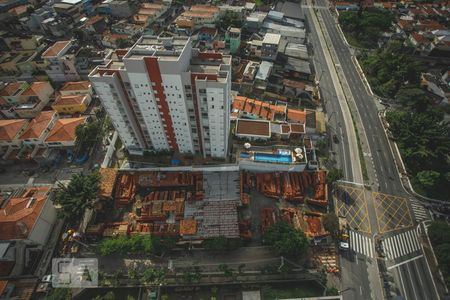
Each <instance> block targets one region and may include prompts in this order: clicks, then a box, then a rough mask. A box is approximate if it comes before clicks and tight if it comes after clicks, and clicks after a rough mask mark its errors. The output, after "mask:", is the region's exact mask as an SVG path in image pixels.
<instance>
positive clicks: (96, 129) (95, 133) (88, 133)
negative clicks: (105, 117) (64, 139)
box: [75, 120, 103, 151]
mask: <svg viewBox="0 0 450 300" xmlns="http://www.w3.org/2000/svg"><path fill="white" fill-rule="evenodd" d="M75 135H76V137H77V139H76V140H75V149H76V150H77V151H81V150H82V149H86V150H90V149H91V148H92V147H93V146H94V145H95V143H96V142H97V139H98V138H99V137H100V138H101V137H103V129H102V123H101V122H100V121H98V120H96V121H90V122H87V123H84V124H81V125H78V126H77V128H76V129H75Z"/></svg>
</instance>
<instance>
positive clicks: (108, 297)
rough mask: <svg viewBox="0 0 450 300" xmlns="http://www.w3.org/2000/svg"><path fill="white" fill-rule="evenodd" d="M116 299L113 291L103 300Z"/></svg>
mask: <svg viewBox="0 0 450 300" xmlns="http://www.w3.org/2000/svg"><path fill="white" fill-rule="evenodd" d="M115 299H116V295H114V292H113V291H109V292H107V293H106V294H105V295H104V296H103V300H115Z"/></svg>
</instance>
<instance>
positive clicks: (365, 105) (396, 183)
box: [317, 0, 405, 195]
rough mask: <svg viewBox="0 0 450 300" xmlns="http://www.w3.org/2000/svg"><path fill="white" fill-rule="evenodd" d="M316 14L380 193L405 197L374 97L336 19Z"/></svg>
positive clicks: (323, 3)
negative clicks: (344, 85)
mask: <svg viewBox="0 0 450 300" xmlns="http://www.w3.org/2000/svg"><path fill="white" fill-rule="evenodd" d="M317 4H318V5H320V6H326V5H327V3H326V1H325V0H318V1H317ZM318 13H320V14H322V17H323V20H324V22H325V26H326V30H327V31H328V33H329V35H330V38H331V41H332V43H333V46H334V50H335V51H336V54H337V56H338V59H339V62H340V65H341V67H342V70H343V72H344V74H345V77H346V78H347V82H348V83H349V87H350V90H351V93H352V95H353V98H354V99H355V102H356V106H357V108H358V112H359V114H360V116H361V121H362V125H363V127H364V129H365V132H366V136H367V139H368V143H369V148H370V149H371V154H372V159H373V163H374V164H373V165H374V168H375V172H376V174H377V178H378V183H379V186H380V191H381V192H385V193H387V194H395V195H402V194H403V195H404V193H405V192H404V190H403V188H402V185H401V181H400V178H399V176H398V173H397V170H396V167H395V163H394V157H393V155H392V152H391V150H390V148H389V144H388V141H387V138H386V136H385V133H384V129H383V127H382V124H381V122H380V119H379V117H378V108H377V107H376V104H375V102H374V98H373V97H372V96H371V95H370V94H369V93H368V92H367V91H366V89H365V87H364V83H363V82H362V80H361V77H360V75H359V73H358V71H357V69H356V67H355V65H354V63H353V61H352V58H351V57H352V54H351V53H350V49H349V48H348V47H347V46H346V44H345V42H344V40H343V39H342V35H341V34H340V33H339V31H338V29H337V27H336V21H335V19H334V18H333V16H331V14H330V12H329V11H328V10H320V11H319V12H318Z"/></svg>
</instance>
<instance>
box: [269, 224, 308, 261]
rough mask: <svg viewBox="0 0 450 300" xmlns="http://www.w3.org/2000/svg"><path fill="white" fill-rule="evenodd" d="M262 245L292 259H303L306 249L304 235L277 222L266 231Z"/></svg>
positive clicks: (306, 243)
mask: <svg viewBox="0 0 450 300" xmlns="http://www.w3.org/2000/svg"><path fill="white" fill-rule="evenodd" d="M264 244H266V245H269V246H271V247H272V248H273V249H274V251H275V252H276V253H277V254H278V255H282V256H286V257H289V258H293V259H299V258H301V257H303V256H304V255H305V254H306V251H307V249H308V239H307V238H306V236H305V234H304V233H303V232H302V231H300V230H297V229H294V228H293V227H291V226H289V225H288V224H287V223H285V222H277V223H275V224H273V225H272V226H270V227H269V228H268V229H267V231H266V233H265V235H264Z"/></svg>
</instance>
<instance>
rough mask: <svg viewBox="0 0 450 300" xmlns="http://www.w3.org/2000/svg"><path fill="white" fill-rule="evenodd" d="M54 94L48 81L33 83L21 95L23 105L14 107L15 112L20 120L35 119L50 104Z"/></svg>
mask: <svg viewBox="0 0 450 300" xmlns="http://www.w3.org/2000/svg"><path fill="white" fill-rule="evenodd" d="M54 92H55V90H54V89H53V87H52V86H51V85H50V83H49V82H48V81H36V82H33V83H32V84H31V85H30V86H29V87H28V88H27V89H26V90H25V91H24V92H23V93H22V94H21V98H22V99H21V103H20V104H17V105H16V106H15V107H14V111H15V112H16V114H17V116H19V117H20V118H28V119H31V118H34V117H35V116H36V115H37V114H38V113H39V112H40V111H41V110H42V109H43V108H44V107H45V106H46V105H47V104H48V102H49V101H50V97H51V96H52V95H53V93H54Z"/></svg>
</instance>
